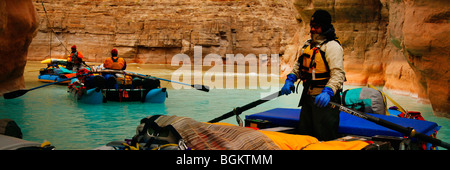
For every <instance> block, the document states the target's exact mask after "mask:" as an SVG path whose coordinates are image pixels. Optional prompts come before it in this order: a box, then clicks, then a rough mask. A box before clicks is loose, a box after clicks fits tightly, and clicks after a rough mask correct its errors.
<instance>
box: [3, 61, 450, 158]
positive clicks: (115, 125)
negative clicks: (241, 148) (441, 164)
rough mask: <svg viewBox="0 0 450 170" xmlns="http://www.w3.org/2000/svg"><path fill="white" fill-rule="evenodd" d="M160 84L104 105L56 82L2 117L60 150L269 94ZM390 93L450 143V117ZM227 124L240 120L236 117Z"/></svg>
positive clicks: (205, 116)
mask: <svg viewBox="0 0 450 170" xmlns="http://www.w3.org/2000/svg"><path fill="white" fill-rule="evenodd" d="M135 67H136V66H135ZM145 67H146V66H140V67H137V68H145ZM131 68H133V67H131ZM138 71H139V70H138ZM146 71H148V70H146ZM158 71H159V73H160V75H157V76H161V77H163V78H169V79H170V76H168V75H170V72H171V71H173V70H171V69H167V68H164V67H163V68H158ZM144 72H145V71H144ZM26 74H30V75H27V76H25V78H26V88H27V89H29V88H32V87H35V86H39V85H42V84H44V83H40V82H37V80H36V79H33V77H34V76H36V77H37V73H36V72H30V73H26ZM155 76H156V75H155ZM27 78H29V79H28V80H27ZM161 85H162V86H163V87H168V88H169V89H168V93H169V98H168V99H167V100H166V102H165V103H164V104H150V103H145V104H143V103H140V102H128V103H119V102H108V103H105V104H101V105H89V104H82V103H76V102H74V101H73V100H71V99H70V98H69V97H68V95H67V92H66V91H67V86H64V85H53V86H49V87H45V88H41V89H38V90H34V91H30V92H28V93H27V94H25V95H24V96H21V97H19V98H16V99H10V100H5V99H3V98H1V99H0V118H9V119H13V120H15V121H16V122H17V123H18V125H19V126H20V127H21V129H22V133H23V138H24V139H25V140H30V141H35V142H43V141H44V140H47V141H50V142H51V143H52V144H53V145H54V146H56V149H59V150H63V149H93V148H96V147H99V146H102V145H105V144H106V143H108V142H110V141H113V140H123V139H125V138H128V139H129V138H131V137H133V135H134V134H135V132H136V127H137V126H138V124H139V122H140V120H141V119H142V118H144V117H147V116H149V115H155V114H163V115H177V116H187V117H191V118H194V119H195V120H197V121H203V122H205V121H209V120H211V119H213V118H216V117H218V116H220V115H222V114H224V113H227V112H229V111H231V110H232V109H233V108H234V107H238V106H242V105H245V104H247V103H250V102H252V101H255V100H258V99H259V98H260V97H261V95H260V94H261V93H262V92H269V91H268V90H263V89H211V91H210V92H209V93H205V92H202V91H197V90H195V89H181V90H175V89H172V88H171V85H170V84H169V83H166V82H162V83H161ZM281 85H282V84H280V88H281ZM354 87H355V86H345V88H354ZM386 93H387V94H388V95H390V96H391V97H392V98H394V100H396V101H397V102H398V103H400V105H402V106H403V107H405V108H406V109H408V110H415V111H420V112H422V115H423V117H424V118H425V119H426V120H428V121H433V122H436V123H438V125H440V126H442V128H441V130H440V131H439V132H438V138H439V139H441V140H443V141H445V142H450V121H449V119H447V118H442V117H435V116H434V115H433V114H432V109H431V106H430V105H429V104H422V103H420V102H419V101H418V100H416V99H413V98H411V97H408V96H401V95H395V94H391V93H390V92H389V91H386ZM267 94H269V93H267ZM299 97H300V95H299V94H291V95H289V96H282V97H279V98H277V99H274V100H272V101H269V102H266V103H264V104H262V105H260V106H258V107H256V108H253V109H251V110H248V111H246V112H244V113H243V115H242V116H241V118H242V119H243V118H244V117H245V115H248V114H253V113H258V112H261V111H265V110H269V109H273V108H277V107H284V108H296V106H297V104H298V99H299ZM224 122H227V123H233V124H236V121H235V119H234V118H229V119H226V120H224Z"/></svg>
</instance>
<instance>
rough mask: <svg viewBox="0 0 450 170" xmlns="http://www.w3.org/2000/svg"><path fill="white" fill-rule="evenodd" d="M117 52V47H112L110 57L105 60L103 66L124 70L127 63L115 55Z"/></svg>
mask: <svg viewBox="0 0 450 170" xmlns="http://www.w3.org/2000/svg"><path fill="white" fill-rule="evenodd" d="M118 53H119V52H118V51H117V49H115V48H113V49H112V50H111V57H109V58H107V59H106V60H105V62H104V63H103V67H105V68H107V69H113V70H125V69H126V68H127V63H126V62H125V60H124V59H123V58H122V57H117V54H118Z"/></svg>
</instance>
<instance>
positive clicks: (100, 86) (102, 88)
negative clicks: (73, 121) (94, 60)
mask: <svg viewBox="0 0 450 170" xmlns="http://www.w3.org/2000/svg"><path fill="white" fill-rule="evenodd" d="M77 74H78V75H80V74H84V75H83V76H80V77H78V78H77V79H72V80H71V82H70V83H69V87H68V88H69V90H68V93H69V97H70V98H72V99H73V100H75V101H78V102H81V103H87V104H101V103H106V102H107V101H116V102H130V101H140V102H143V103H164V102H165V100H166V98H167V96H168V94H167V89H166V88H161V87H160V81H159V80H158V79H153V78H145V79H143V78H139V77H134V78H133V77H131V76H127V75H112V74H89V71H87V70H84V72H83V71H80V72H79V73H77ZM121 76H122V77H121Z"/></svg>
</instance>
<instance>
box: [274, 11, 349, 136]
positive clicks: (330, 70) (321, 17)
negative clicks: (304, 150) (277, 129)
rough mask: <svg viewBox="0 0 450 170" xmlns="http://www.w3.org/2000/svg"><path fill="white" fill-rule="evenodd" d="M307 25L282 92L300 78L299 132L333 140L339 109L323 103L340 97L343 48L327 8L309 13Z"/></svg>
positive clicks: (291, 86) (335, 133) (292, 86)
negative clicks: (306, 30)
mask: <svg viewBox="0 0 450 170" xmlns="http://www.w3.org/2000/svg"><path fill="white" fill-rule="evenodd" d="M310 27H311V29H310V33H311V39H309V40H307V41H306V42H305V44H304V46H303V48H302V49H301V50H299V51H297V55H296V56H297V59H298V60H297V63H296V65H295V66H294V69H293V70H292V72H291V73H290V74H288V75H287V79H286V82H285V84H284V86H283V88H282V89H281V92H282V94H285V95H288V94H290V93H291V91H293V89H295V86H294V82H296V81H297V80H298V79H300V80H301V81H303V92H302V96H301V99H300V102H299V106H302V109H301V113H300V121H299V125H298V129H297V130H298V133H299V134H301V135H311V136H314V137H316V138H317V139H319V140H322V141H324V140H333V139H336V138H338V137H339V135H338V128H339V110H335V109H331V108H330V107H326V106H327V104H328V103H329V102H330V100H331V101H334V102H336V103H340V100H341V99H340V92H341V91H342V86H343V83H344V81H345V80H346V78H345V72H344V51H343V48H342V46H341V45H340V42H339V41H338V40H337V37H336V34H335V30H334V27H333V25H332V24H331V15H330V14H329V13H328V12H327V11H325V10H317V11H316V12H315V13H314V14H313V15H312V17H311V22H310ZM312 96H315V99H313V98H312Z"/></svg>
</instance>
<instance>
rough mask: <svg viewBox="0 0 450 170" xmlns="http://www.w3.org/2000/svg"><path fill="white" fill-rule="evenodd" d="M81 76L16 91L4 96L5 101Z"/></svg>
mask: <svg viewBox="0 0 450 170" xmlns="http://www.w3.org/2000/svg"><path fill="white" fill-rule="evenodd" d="M80 76H81V75H79V76H75V77H71V78H68V79H63V80H60V81H57V82H53V83H48V84H44V85H42V86H38V87H34V88H31V89H22V90H16V91H13V92H9V93H5V94H3V97H4V98H5V99H14V98H16V97H20V96H22V95H24V94H25V93H27V92H29V91H32V90H36V89H40V88H42V87H47V86H50V85H53V84H58V83H61V82H63V81H67V80H71V79H74V78H77V77H80Z"/></svg>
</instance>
